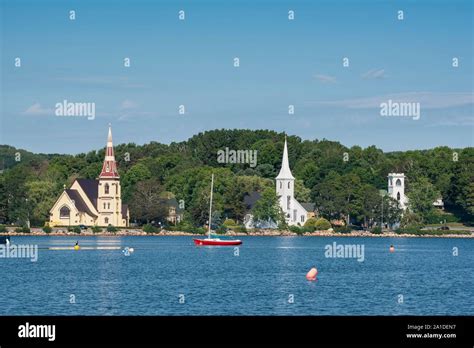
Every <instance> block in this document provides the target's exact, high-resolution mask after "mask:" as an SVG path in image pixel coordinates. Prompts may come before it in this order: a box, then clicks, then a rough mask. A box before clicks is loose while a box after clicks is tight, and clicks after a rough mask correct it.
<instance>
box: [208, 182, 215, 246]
mask: <svg viewBox="0 0 474 348" xmlns="http://www.w3.org/2000/svg"><path fill="white" fill-rule="evenodd" d="M212 191H214V174H212V177H211V199H210V200H209V231H208V234H209V238H211V223H212Z"/></svg>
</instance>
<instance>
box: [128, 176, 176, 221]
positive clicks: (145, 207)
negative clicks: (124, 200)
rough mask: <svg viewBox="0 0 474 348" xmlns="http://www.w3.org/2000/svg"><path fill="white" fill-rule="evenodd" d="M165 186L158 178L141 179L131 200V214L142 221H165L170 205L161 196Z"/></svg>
mask: <svg viewBox="0 0 474 348" xmlns="http://www.w3.org/2000/svg"><path fill="white" fill-rule="evenodd" d="M162 193H163V187H162V186H161V185H160V183H159V182H158V180H156V179H148V180H145V181H141V182H139V183H137V184H136V185H135V191H134V193H133V195H132V198H131V200H130V215H131V217H132V218H133V219H136V220H138V221H140V222H142V223H143V222H145V223H150V222H152V221H154V222H155V223H157V222H164V221H165V219H166V217H167V216H168V207H167V205H166V202H165V201H164V200H163V199H162V198H161V195H162Z"/></svg>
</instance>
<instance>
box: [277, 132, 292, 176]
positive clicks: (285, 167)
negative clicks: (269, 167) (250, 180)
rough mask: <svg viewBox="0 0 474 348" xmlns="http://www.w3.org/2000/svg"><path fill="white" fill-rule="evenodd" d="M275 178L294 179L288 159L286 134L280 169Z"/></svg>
mask: <svg viewBox="0 0 474 348" xmlns="http://www.w3.org/2000/svg"><path fill="white" fill-rule="evenodd" d="M276 179H277V180H280V179H287V180H295V178H294V176H293V175H292V174H291V170H290V163H289V161H288V146H287V143H286V136H285V147H284V148H283V158H282V160H281V169H280V173H279V174H278V176H277V177H276Z"/></svg>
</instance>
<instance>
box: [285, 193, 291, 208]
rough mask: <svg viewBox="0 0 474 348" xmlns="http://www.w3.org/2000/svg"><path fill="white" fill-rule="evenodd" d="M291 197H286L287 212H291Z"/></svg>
mask: <svg viewBox="0 0 474 348" xmlns="http://www.w3.org/2000/svg"><path fill="white" fill-rule="evenodd" d="M290 203H291V196H286V210H290Z"/></svg>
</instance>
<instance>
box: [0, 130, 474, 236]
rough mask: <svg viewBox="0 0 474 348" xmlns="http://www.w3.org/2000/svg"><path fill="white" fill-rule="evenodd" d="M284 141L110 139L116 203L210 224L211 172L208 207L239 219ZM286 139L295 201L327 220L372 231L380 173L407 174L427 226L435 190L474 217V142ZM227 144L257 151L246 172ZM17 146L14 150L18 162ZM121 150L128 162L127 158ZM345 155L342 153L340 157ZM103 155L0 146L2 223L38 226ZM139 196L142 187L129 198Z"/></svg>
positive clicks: (145, 215) (252, 134)
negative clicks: (392, 148) (167, 199)
mask: <svg viewBox="0 0 474 348" xmlns="http://www.w3.org/2000/svg"><path fill="white" fill-rule="evenodd" d="M283 142H284V134H283V133H277V132H275V131H269V130H256V131H253V130H213V131H207V132H203V133H199V134H197V135H195V136H193V137H192V138H190V139H188V140H187V141H183V142H179V143H171V144H170V145H165V144H159V143H157V142H151V143H149V144H145V145H141V146H138V145H136V144H120V145H117V146H116V147H115V152H116V158H117V160H118V161H119V164H118V166H119V170H120V174H121V177H122V194H123V196H122V198H123V201H124V203H127V204H129V206H130V209H131V218H132V221H133V220H137V221H138V222H139V223H151V222H152V221H154V223H155V224H156V223H158V222H162V223H164V222H165V218H164V217H165V215H166V214H167V211H166V209H164V204H161V203H162V202H161V201H159V200H158V201H157V200H155V198H156V197H157V196H159V194H160V193H161V192H164V191H169V192H172V193H173V194H175V195H176V199H177V200H178V201H179V200H183V202H184V203H185V212H186V219H187V220H188V221H189V223H190V224H191V225H192V226H194V227H192V228H195V227H196V226H204V225H205V224H206V222H207V220H208V216H207V215H208V209H209V208H208V206H209V189H210V187H209V186H210V176H211V173H214V174H215V175H216V182H215V199H214V201H215V204H214V209H213V210H214V211H215V212H216V214H219V216H221V217H223V216H225V217H228V218H229V219H233V220H235V221H242V220H243V218H244V216H245V214H246V213H247V212H246V207H245V205H244V203H243V197H244V195H245V194H246V193H251V192H253V191H258V192H260V193H263V192H265V190H266V189H272V190H273V192H274V187H275V186H274V185H275V184H274V178H275V176H276V174H277V172H278V170H279V168H280V165H281V163H280V162H281V153H282V149H283ZM288 143H289V148H288V150H289V160H290V165H291V167H292V169H293V174H294V175H295V177H296V181H295V195H296V198H297V199H298V200H299V201H300V202H305V201H312V202H314V203H316V207H317V209H318V211H319V212H320V214H321V216H323V217H325V218H326V219H345V220H346V223H349V222H351V223H352V222H354V221H355V222H356V223H357V224H360V225H364V226H365V227H366V228H371V227H372V226H374V224H375V223H376V222H377V223H379V222H380V221H381V218H382V200H381V198H380V196H379V195H378V190H380V189H386V187H387V179H386V178H387V174H388V173H389V172H404V173H405V175H406V176H407V178H408V180H407V194H408V196H409V197H410V204H411V205H412V207H411V208H412V209H413V212H415V213H417V214H420V216H421V217H422V218H423V219H424V221H425V222H431V221H433V220H435V219H436V218H437V216H436V215H435V213H434V212H433V211H432V205H431V203H432V202H429V203H430V204H428V201H429V200H430V199H431V198H432V197H433V196H434V195H433V193H438V194H441V195H442V197H443V200H444V202H445V207H446V210H447V211H448V212H450V213H453V214H454V217H453V219H460V220H461V221H463V222H466V221H474V148H472V147H471V148H465V149H451V148H448V147H437V148H434V149H430V150H416V151H405V152H390V153H383V152H382V151H381V150H380V149H377V148H376V147H374V146H370V147H367V148H365V149H363V148H361V147H360V146H353V147H351V148H347V147H345V146H343V145H341V144H339V143H337V142H332V141H328V140H312V141H310V140H305V141H301V139H300V138H298V137H296V136H290V137H288ZM225 147H228V148H231V149H253V150H257V151H258V165H257V166H256V167H254V168H250V167H249V166H248V165H246V164H226V165H222V164H219V163H217V156H216V153H217V151H218V150H220V149H224V148H225ZM16 152H20V153H21V161H20V162H18V161H15V153H16ZM126 152H127V153H129V154H130V158H131V161H125V160H124V154H125V153H126ZM345 152H347V153H348V155H349V161H346V162H345V161H344V160H343V158H344V153H345ZM453 153H456V156H457V157H456V160H454V158H453ZM103 156H104V149H101V150H99V151H90V152H88V153H83V154H78V155H75V156H71V155H57V154H55V155H44V154H33V153H30V152H27V151H24V150H19V149H16V148H14V147H11V146H6V145H1V146H0V157H1V158H2V159H3V160H4V172H3V174H1V175H0V222H1V223H4V224H15V225H25V224H27V223H28V221H30V222H31V224H32V225H33V226H43V224H44V221H45V220H47V219H48V216H49V215H48V214H49V209H50V208H51V206H52V203H53V202H54V200H55V199H57V197H58V196H59V194H60V193H61V192H62V189H63V185H64V184H66V185H68V186H69V185H70V184H71V183H72V181H73V179H74V178H76V177H80V178H90V179H93V178H96V177H97V175H98V174H99V172H100V167H101V164H102V161H103ZM147 181H149V182H148V183H146V182H147ZM143 183H145V184H143ZM136 192H141V193H140V194H137V195H136V196H134V194H135V193H136ZM308 192H309V199H308ZM411 196H412V197H411ZM143 197H145V198H143ZM411 198H413V199H411ZM436 198H438V197H435V199H436ZM265 200H266V202H264V203H265V204H262V205H261V206H260V207H259V210H260V211H259V214H260V215H261V216H267V217H268V216H270V215H271V216H273V217H274V218H276V219H277V220H279V221H278V222H279V228H286V226H285V223H284V219H282V214H281V212H280V211H274V210H273V208H271V201H272V200H271V199H269V197H265V198H264V201H265ZM149 202H153V204H149ZM269 204H270V205H269ZM265 206H266V207H265ZM147 207H149V208H147ZM397 215H398V217H397ZM399 219H400V216H399V213H398V212H397V209H396V207H394V206H393V205H392V204H391V203H390V202H388V201H386V198H384V201H383V221H384V222H385V223H386V222H388V223H394V222H396V221H398V220H399ZM448 219H451V218H449V217H446V220H448ZM448 221H450V220H448ZM453 221H454V220H453ZM235 225H237V224H235ZM190 229H191V228H190Z"/></svg>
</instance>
